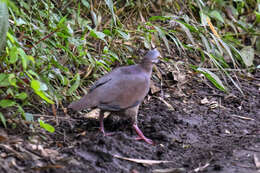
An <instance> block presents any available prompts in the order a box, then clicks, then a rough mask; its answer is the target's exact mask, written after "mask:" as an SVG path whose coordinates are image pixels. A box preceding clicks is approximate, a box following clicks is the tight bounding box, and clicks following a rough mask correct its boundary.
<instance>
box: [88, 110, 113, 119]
mask: <svg viewBox="0 0 260 173" xmlns="http://www.w3.org/2000/svg"><path fill="white" fill-rule="evenodd" d="M99 114H100V109H93V110H92V111H90V112H89V113H87V114H84V115H83V117H84V118H93V119H98V117H99ZM109 115H110V112H105V113H104V118H107V117H108V116H109Z"/></svg>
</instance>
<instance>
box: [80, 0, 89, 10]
mask: <svg viewBox="0 0 260 173" xmlns="http://www.w3.org/2000/svg"><path fill="white" fill-rule="evenodd" d="M81 2H82V4H83V5H84V6H85V7H87V8H90V5H89V3H88V1H87V0H81Z"/></svg>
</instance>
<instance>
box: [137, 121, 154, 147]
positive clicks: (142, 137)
mask: <svg viewBox="0 0 260 173" xmlns="http://www.w3.org/2000/svg"><path fill="white" fill-rule="evenodd" d="M133 127H134V129H135V131H136V133H137V134H138V136H139V137H140V138H137V139H142V140H144V141H145V142H146V143H148V144H152V145H154V143H153V141H152V140H151V139H148V138H146V137H145V136H144V134H143V132H142V131H141V130H140V129H139V127H138V126H137V124H133Z"/></svg>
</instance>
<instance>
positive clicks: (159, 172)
mask: <svg viewBox="0 0 260 173" xmlns="http://www.w3.org/2000/svg"><path fill="white" fill-rule="evenodd" d="M184 172H186V170H185V169H184V168H168V169H154V170H153V173H184Z"/></svg>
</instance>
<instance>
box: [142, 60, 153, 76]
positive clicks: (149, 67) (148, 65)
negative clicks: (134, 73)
mask: <svg viewBox="0 0 260 173" xmlns="http://www.w3.org/2000/svg"><path fill="white" fill-rule="evenodd" d="M140 66H141V68H142V69H143V70H144V71H145V72H146V73H148V75H151V73H152V68H153V64H152V63H147V62H143V63H141V64H140Z"/></svg>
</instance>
